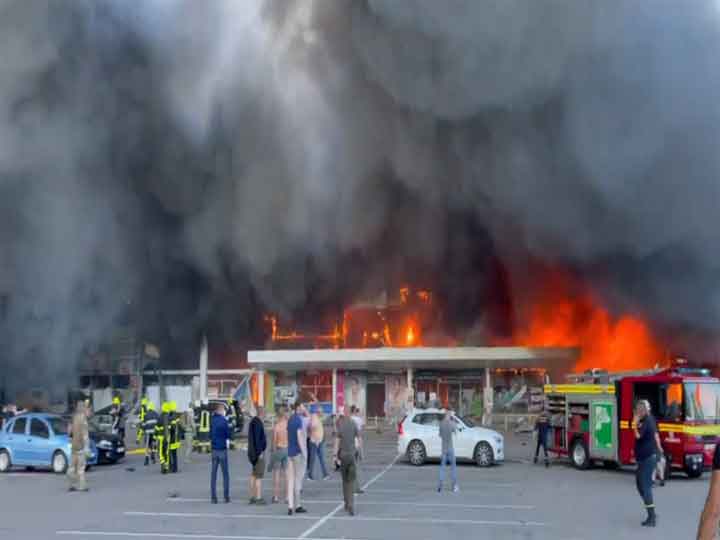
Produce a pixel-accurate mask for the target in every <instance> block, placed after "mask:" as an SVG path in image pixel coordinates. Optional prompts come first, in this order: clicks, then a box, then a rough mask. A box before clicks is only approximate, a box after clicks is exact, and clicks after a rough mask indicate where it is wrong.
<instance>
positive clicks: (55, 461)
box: [51, 450, 68, 474]
mask: <svg viewBox="0 0 720 540" xmlns="http://www.w3.org/2000/svg"><path fill="white" fill-rule="evenodd" d="M51 466H52V471H53V472H54V473H55V474H65V471H67V468H68V460H67V458H66V457H65V454H63V453H62V452H61V451H60V450H58V451H57V452H55V453H54V454H53V457H52V463H51Z"/></svg>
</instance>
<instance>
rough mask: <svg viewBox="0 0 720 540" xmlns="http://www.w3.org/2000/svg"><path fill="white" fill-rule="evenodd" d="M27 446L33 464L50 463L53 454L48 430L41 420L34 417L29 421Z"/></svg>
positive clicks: (45, 423)
mask: <svg viewBox="0 0 720 540" xmlns="http://www.w3.org/2000/svg"><path fill="white" fill-rule="evenodd" d="M28 444H29V452H30V455H31V459H32V461H33V463H38V464H49V463H50V461H51V459H52V452H53V447H52V444H51V439H50V428H49V426H48V425H47V422H45V420H43V419H42V418H38V417H35V418H32V419H31V420H30V432H29V437H28Z"/></svg>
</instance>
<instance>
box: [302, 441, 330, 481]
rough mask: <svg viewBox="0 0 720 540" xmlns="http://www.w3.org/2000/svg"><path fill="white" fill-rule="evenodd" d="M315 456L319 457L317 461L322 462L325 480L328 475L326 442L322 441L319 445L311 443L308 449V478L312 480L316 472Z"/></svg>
mask: <svg viewBox="0 0 720 540" xmlns="http://www.w3.org/2000/svg"><path fill="white" fill-rule="evenodd" d="M315 456H317V459H318V461H319V462H320V469H321V472H322V476H323V478H325V477H326V476H327V475H328V473H327V467H325V441H320V443H318V444H315V443H313V442H311V443H310V446H309V447H308V471H307V476H308V478H310V479H312V477H313V473H314V472H315Z"/></svg>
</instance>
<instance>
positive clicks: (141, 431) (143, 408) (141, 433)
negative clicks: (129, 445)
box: [135, 398, 148, 446]
mask: <svg viewBox="0 0 720 540" xmlns="http://www.w3.org/2000/svg"><path fill="white" fill-rule="evenodd" d="M147 405H148V398H142V399H141V400H140V413H139V414H138V428H137V434H136V436H135V444H137V445H138V446H140V444H142V443H143V442H144V441H145V428H144V427H143V424H144V423H145V414H146V413H147Z"/></svg>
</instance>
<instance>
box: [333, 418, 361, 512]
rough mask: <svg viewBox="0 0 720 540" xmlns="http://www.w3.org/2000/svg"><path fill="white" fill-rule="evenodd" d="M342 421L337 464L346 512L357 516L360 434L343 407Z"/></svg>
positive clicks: (336, 457)
mask: <svg viewBox="0 0 720 540" xmlns="http://www.w3.org/2000/svg"><path fill="white" fill-rule="evenodd" d="M338 414H339V415H340V419H339V420H338V421H337V436H336V439H335V452H334V454H335V464H336V465H339V467H340V473H341V474H342V486H343V499H344V500H345V511H346V512H347V513H348V514H350V515H351V516H354V515H355V493H354V488H355V475H356V473H357V471H356V469H355V466H356V465H355V453H356V448H357V439H358V437H359V436H360V433H359V431H358V428H357V424H356V423H355V422H354V421H353V419H352V418H350V417H349V416H345V414H344V409H343V407H338Z"/></svg>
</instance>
